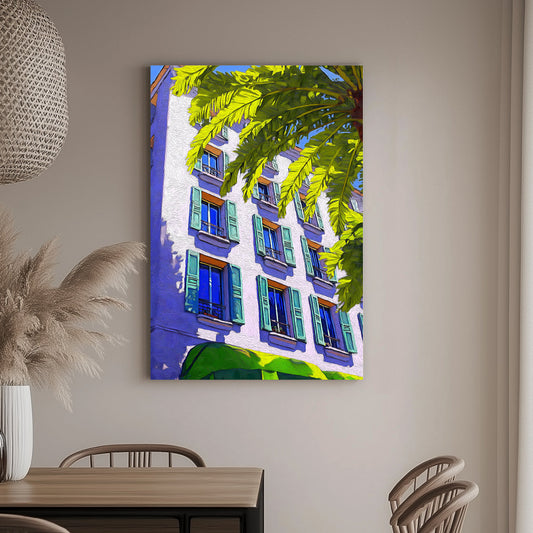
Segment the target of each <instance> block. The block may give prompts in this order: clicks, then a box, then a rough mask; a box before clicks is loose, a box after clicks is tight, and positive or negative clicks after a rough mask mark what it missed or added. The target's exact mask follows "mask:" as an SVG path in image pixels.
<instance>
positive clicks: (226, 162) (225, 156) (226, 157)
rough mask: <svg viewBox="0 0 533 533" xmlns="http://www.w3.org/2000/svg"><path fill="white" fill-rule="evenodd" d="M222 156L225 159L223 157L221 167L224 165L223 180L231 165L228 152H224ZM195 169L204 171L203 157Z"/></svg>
mask: <svg viewBox="0 0 533 533" xmlns="http://www.w3.org/2000/svg"><path fill="white" fill-rule="evenodd" d="M226 138H227V137H226ZM222 155H223V157H222V161H221V165H222V178H223V177H224V174H225V173H226V169H227V168H228V165H229V155H228V154H227V153H226V152H223V153H222ZM194 169H195V170H199V171H202V158H201V157H199V158H198V159H197V160H196V163H194Z"/></svg>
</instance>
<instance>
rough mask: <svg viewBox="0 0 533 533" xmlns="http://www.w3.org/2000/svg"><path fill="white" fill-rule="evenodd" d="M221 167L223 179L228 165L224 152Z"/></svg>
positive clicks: (227, 156) (227, 158) (226, 155)
mask: <svg viewBox="0 0 533 533" xmlns="http://www.w3.org/2000/svg"><path fill="white" fill-rule="evenodd" d="M222 164H223V167H222V178H224V175H225V174H226V169H227V168H228V165H229V155H228V154H227V153H226V152H224V159H223V161H222Z"/></svg>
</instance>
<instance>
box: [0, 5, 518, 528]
mask: <svg viewBox="0 0 533 533" xmlns="http://www.w3.org/2000/svg"><path fill="white" fill-rule="evenodd" d="M508 3H509V2H508V1H507V0H469V1H466V2H465V1H464V0H448V1H446V2H437V1H432V0H431V1H428V0H404V1H402V2H398V1H396V0H373V1H366V2H365V1H363V0H328V1H323V0H322V1H321V0H305V1H304V0H298V1H296V0H293V1H287V0H284V1H280V0H270V1H269V2H259V1H257V0H226V1H225V2H216V1H214V0H203V1H198V2H195V3H194V2H184V1H181V2H177V1H171V0H152V1H148V0H146V1H142V0H90V1H81V0H41V4H42V5H43V7H44V8H45V9H46V10H47V11H48V13H49V14H50V16H51V18H52V19H53V20H54V21H55V23H56V24H57V26H58V28H59V30H60V32H61V33H62V35H63V38H64V41H65V45H66V51H67V68H68V76H69V78H68V79H69V104H70V116H71V119H70V129H69V135H68V139H67V142H66V144H65V147H64V149H63V151H62V153H61V154H60V156H59V158H58V159H57V161H56V163H55V164H54V165H53V167H52V168H51V169H49V170H48V171H47V172H45V173H44V174H43V175H42V176H40V177H39V178H37V179H35V180H33V181H30V182H26V183H20V184H15V185H5V186H2V188H1V191H0V203H1V204H3V205H6V206H7V207H9V208H10V209H11V210H12V211H13V213H14V215H15V217H16V221H17V225H18V228H19V229H20V232H21V235H20V239H19V242H20V246H21V247H23V248H27V247H33V248H34V249H36V248H37V247H38V245H39V244H40V243H42V242H43V241H45V240H46V239H48V238H50V237H53V236H55V235H58V236H59V237H60V240H61V243H62V251H61V257H60V261H59V265H58V274H64V273H65V272H66V271H67V269H68V268H69V267H70V266H72V265H73V264H74V263H75V262H76V261H77V260H78V259H80V258H81V257H82V256H83V255H85V254H86V253H88V252H89V251H91V250H93V249H94V248H96V247H98V246H101V245H104V244H108V243H112V242H117V241H122V240H130V239H135V240H143V241H145V242H147V240H148V224H149V218H148V210H149V203H148V195H149V180H148V176H149V168H148V166H149V165H148V144H147V143H148V132H149V128H148V116H149V109H148V103H147V95H148V68H147V66H148V65H149V64H151V63H169V62H176V63H179V62H183V63H203V62H212V63H215V64H216V63H238V64H242V63H244V64H246V63H253V62H255V63H265V62H272V63H284V62H286V63H290V62H304V63H311V62H316V63H327V62H341V63H352V62H353V63H362V64H363V65H364V67H365V144H366V145H365V220H366V224H365V232H366V235H365V254H366V255H365V304H366V306H365V314H366V317H365V327H366V330H365V333H366V335H365V381H364V382H362V383H339V382H335V383H310V382H301V381H298V382H294V383H293V382H263V383H256V382H242V383H227V382H226V383H219V382H215V383H211V382H210V383H201V382H198V383H195V382H188V383H178V382H151V381H150V380H149V378H148V369H149V338H148V325H149V311H148V309H149V280H148V269H147V266H146V265H145V266H143V268H142V271H141V273H140V275H139V276H137V277H135V278H133V279H132V283H131V288H130V291H129V293H128V298H129V300H130V301H131V302H132V303H133V310H132V311H131V312H129V313H118V314H116V316H115V318H114V320H113V321H112V324H111V327H112V329H113V331H117V332H120V333H122V334H124V335H125V336H127V337H128V338H129V339H130V342H129V344H127V345H126V346H124V347H120V348H113V347H111V348H109V349H108V350H107V355H106V359H105V361H104V374H103V376H102V379H101V380H90V379H88V378H81V377H80V378H76V380H75V384H74V391H73V392H74V412H73V413H72V414H71V413H68V412H65V411H64V409H63V407H62V406H61V405H60V404H59V403H58V402H57V401H56V400H55V399H54V398H53V397H52V396H51V394H50V393H49V392H47V391H42V392H41V391H35V392H34V395H33V398H34V415H35V456H34V464H35V465H57V464H58V462H59V461H60V459H61V458H62V457H63V456H64V455H66V454H67V453H69V452H70V451H73V450H75V449H78V448H81V447H86V446H90V445H94V444H98V443H104V442H120V441H123V442H126V441H148V440H150V441H161V442H176V443H179V444H182V445H186V446H190V447H192V448H194V449H196V450H198V451H199V452H200V453H201V454H202V455H203V456H204V457H205V459H206V461H207V462H208V464H209V465H253V466H263V467H264V468H265V469H266V531H267V533H274V532H291V533H297V532H302V533H303V532H304V531H313V532H317V533H318V532H341V531H354V532H357V533H369V532H372V533H378V532H380V531H387V529H388V526H387V522H388V510H387V494H388V491H389V490H390V488H391V487H392V485H393V484H394V482H395V481H396V480H397V479H399V477H400V476H401V475H402V474H403V473H404V472H405V471H406V470H407V469H409V468H410V467H411V466H412V465H414V464H416V463H418V462H420V461H421V460H423V459H426V458H428V457H431V456H433V455H437V454H441V453H452V454H456V455H459V456H461V457H464V458H465V460H466V462H467V468H466V470H465V473H464V476H465V477H467V478H470V479H473V480H475V481H477V482H478V483H479V485H480V488H481V493H480V497H479V499H478V500H477V501H476V502H475V504H473V506H472V507H471V510H470V511H469V515H468V518H467V528H468V531H471V532H483V533H496V532H497V531H498V533H499V532H500V531H502V530H501V529H498V527H497V525H496V524H497V523H498V521H499V523H501V521H502V516H503V515H502V513H505V502H502V497H500V500H499V501H497V490H496V481H497V477H496V464H498V465H499V474H500V475H503V477H502V479H500V480H498V481H499V482H500V483H505V480H504V478H505V476H506V472H507V470H506V464H505V456H504V455H503V454H502V453H501V452H500V451H499V448H498V446H497V442H498V441H497V438H496V436H497V432H498V431H502V427H504V428H505V425H506V420H505V408H504V409H502V408H499V404H498V393H499V394H500V395H501V394H502V392H501V390H500V391H498V386H499V387H500V388H501V387H502V386H503V388H504V389H505V381H506V380H505V376H504V377H503V379H501V375H500V373H499V372H497V368H500V370H501V371H503V372H505V371H506V370H505V365H501V364H500V367H497V360H498V358H497V346H500V347H503V350H502V351H504V350H505V342H502V340H501V335H502V332H503V334H504V335H505V334H506V329H505V327H504V326H502V324H501V321H500V322H498V317H499V318H500V320H501V319H502V314H500V315H498V313H497V308H498V305H499V303H498V297H501V295H502V294H503V293H505V291H502V290H501V288H502V286H503V285H502V283H503V282H502V276H501V268H502V265H503V266H505V263H506V261H505V257H506V256H505V254H506V253H507V251H506V242H503V244H502V243H501V242H500V243H498V239H497V235H498V234H500V237H501V238H502V235H503V239H504V241H505V239H506V237H505V233H506V226H505V224H503V225H502V224H500V225H499V223H498V220H499V217H500V220H502V217H504V218H505V217H507V216H508V212H507V208H506V203H505V202H501V201H500V200H499V196H501V191H505V190H506V189H507V184H506V181H505V180H506V178H505V174H506V173H505V172H503V171H502V162H501V153H500V152H501V150H500V132H501V125H500V104H501V101H502V99H505V97H506V94H507V93H506V89H505V87H504V86H505V83H504V84H502V83H501V77H502V72H506V70H505V69H506V68H507V66H508V64H507V59H506V57H503V58H502V50H506V51H507V52H508V44H509V43H508V38H509V36H508V33H505V32H504V34H503V35H504V37H505V39H504V41H505V42H502V39H501V36H502V20H503V21H504V22H505V20H509V17H510V8H508V7H507V6H508ZM506 39H507V40H506ZM507 52H506V53H507ZM500 176H502V177H500ZM502 180H503V181H502ZM502 204H503V206H502ZM499 265H500V267H499ZM498 288H499V289H500V290H497V289H498ZM503 316H504V319H505V313H503ZM500 355H501V356H503V357H504V360H505V357H506V355H505V353H503V354H500ZM502 368H503V370H502ZM498 376H500V380H499V381H498V379H497V378H498ZM503 393H505V390H504V391H503ZM502 413H503V414H502ZM497 414H498V416H496V415H497ZM502 416H503V419H502ZM504 431H505V429H504ZM502 461H503V462H502ZM500 486H502V485H501V484H500ZM504 486H505V485H504ZM501 492H504V491H501ZM503 498H505V494H503ZM498 511H499V512H500V514H498Z"/></svg>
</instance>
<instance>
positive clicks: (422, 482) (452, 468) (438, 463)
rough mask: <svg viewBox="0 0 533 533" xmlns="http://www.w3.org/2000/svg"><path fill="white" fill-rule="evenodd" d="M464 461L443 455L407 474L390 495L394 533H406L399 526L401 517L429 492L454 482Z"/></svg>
mask: <svg viewBox="0 0 533 533" xmlns="http://www.w3.org/2000/svg"><path fill="white" fill-rule="evenodd" d="M464 466H465V462H464V461H463V459H459V458H457V457H454V456H453V455H441V456H438V457H434V458H432V459H428V460H427V461H424V462H423V463H420V464H419V465H417V466H415V467H414V468H413V469H412V470H410V471H409V472H407V474H405V476H403V478H402V479H400V481H398V483H396V485H395V486H394V488H393V489H392V490H391V491H390V493H389V503H390V507H391V511H392V517H391V519H390V524H391V526H392V530H393V531H394V533H405V532H406V530H405V528H402V527H400V526H399V525H398V519H399V517H400V515H401V514H402V513H403V512H404V511H405V510H406V509H407V508H408V507H409V506H410V505H411V504H413V502H415V501H416V500H417V499H418V498H420V497H421V496H423V495H424V494H425V493H427V492H428V491H430V490H432V489H434V488H436V487H439V486H441V485H443V484H445V483H447V482H450V481H453V480H454V479H455V476H456V475H457V474H458V473H459V472H461V471H462V470H463V468H464Z"/></svg>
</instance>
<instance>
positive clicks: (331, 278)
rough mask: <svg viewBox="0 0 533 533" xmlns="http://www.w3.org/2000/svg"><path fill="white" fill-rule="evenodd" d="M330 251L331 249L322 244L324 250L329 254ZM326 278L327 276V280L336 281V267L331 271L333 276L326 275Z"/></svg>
mask: <svg viewBox="0 0 533 533" xmlns="http://www.w3.org/2000/svg"><path fill="white" fill-rule="evenodd" d="M330 251H331V250H330V249H329V248H328V247H327V246H324V252H326V253H328V254H329V253H330ZM328 278H329V281H335V282H336V281H337V269H335V270H334V271H333V276H328Z"/></svg>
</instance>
